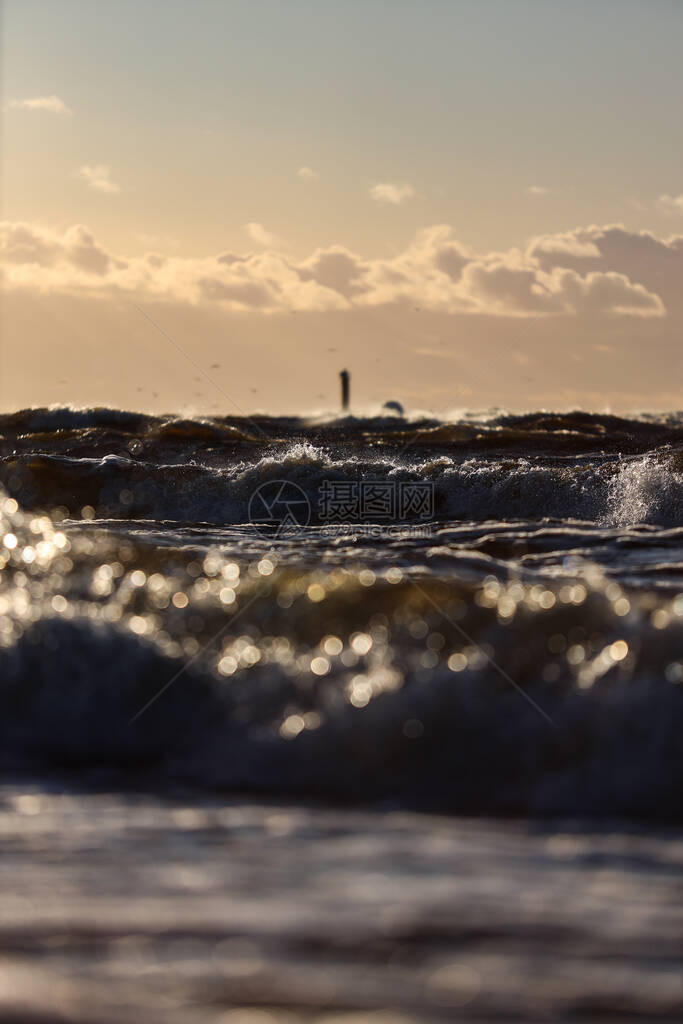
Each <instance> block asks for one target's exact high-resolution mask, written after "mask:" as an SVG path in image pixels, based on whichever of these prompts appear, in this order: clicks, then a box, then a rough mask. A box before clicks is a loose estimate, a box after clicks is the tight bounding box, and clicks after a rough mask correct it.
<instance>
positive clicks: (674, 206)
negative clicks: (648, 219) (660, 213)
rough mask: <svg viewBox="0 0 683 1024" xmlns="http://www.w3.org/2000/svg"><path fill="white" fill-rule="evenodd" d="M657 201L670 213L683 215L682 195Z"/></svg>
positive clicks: (664, 197) (662, 197)
mask: <svg viewBox="0 0 683 1024" xmlns="http://www.w3.org/2000/svg"><path fill="white" fill-rule="evenodd" d="M659 201H660V203H661V204H662V206H664V207H665V208H666V209H667V210H668V211H669V212H670V213H683V195H680V196H667V195H663V196H660V197H659Z"/></svg>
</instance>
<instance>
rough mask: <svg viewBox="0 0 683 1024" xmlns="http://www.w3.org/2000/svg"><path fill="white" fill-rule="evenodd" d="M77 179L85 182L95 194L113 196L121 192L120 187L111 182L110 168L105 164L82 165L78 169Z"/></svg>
mask: <svg viewBox="0 0 683 1024" xmlns="http://www.w3.org/2000/svg"><path fill="white" fill-rule="evenodd" d="M78 175H79V177H81V178H83V180H84V181H87V183H88V185H89V186H90V188H92V189H94V190H95V192H103V193H104V194H105V195H115V194H116V193H117V192H120V191H121V186H120V185H117V184H116V182H115V181H112V180H111V168H110V167H107V165H106V164H83V166H82V167H80V168H79V169H78Z"/></svg>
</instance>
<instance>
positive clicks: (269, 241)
mask: <svg viewBox="0 0 683 1024" xmlns="http://www.w3.org/2000/svg"><path fill="white" fill-rule="evenodd" d="M244 226H245V228H246V230H247V234H248V235H249V237H250V238H251V240H252V241H253V242H256V243H257V244H258V245H262V246H263V247H264V248H268V247H270V246H275V245H282V239H281V238H279V236H278V235H274V234H273V232H272V231H269V230H268V229H267V228H265V227H264V226H263V224H260V223H259V222H258V221H257V220H251V221H249V223H248V224H245V225H244Z"/></svg>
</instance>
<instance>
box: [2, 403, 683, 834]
mask: <svg viewBox="0 0 683 1024" xmlns="http://www.w3.org/2000/svg"><path fill="white" fill-rule="evenodd" d="M0 433H1V434H2V442H1V457H2V461H1V462H0V484H1V485H2V486H3V487H4V489H5V495H6V497H5V498H4V499H3V501H2V510H3V523H2V527H1V530H2V537H3V541H2V552H3V553H2V556H1V557H2V561H3V565H4V568H3V572H2V590H1V591H0V613H1V618H0V631H1V632H0V639H1V642H2V662H3V673H2V684H1V685H2V690H3V693H2V697H3V709H4V713H3V717H2V722H1V724H0V735H1V737H2V760H3V762H4V763H5V765H6V766H7V768H8V769H10V770H15V769H21V770H25V769H31V770H32V769H34V768H40V769H44V768H47V769H49V768H50V767H55V768H60V769H67V770H73V769H75V770H78V772H79V773H80V774H82V773H84V772H86V773H88V772H98V771H101V770H105V771H111V770H113V771H120V772H123V773H127V772H133V773H138V774H139V773H141V772H142V773H146V774H147V775H148V776H150V777H156V778H159V779H164V780H173V781H178V780H180V781H182V782H183V783H192V784H195V785H198V786H201V787H209V788H214V787H218V788H221V789H231V790H239V791H251V792H254V793H261V794H269V795H273V794H278V795H286V794H289V795H291V794H300V795H307V796H313V797H316V798H320V797H323V798H328V797H329V798H335V799H354V800H356V799H363V800H365V799H371V800H376V799H382V800H392V801H396V802H397V803H399V804H403V805H406V806H412V807H418V808H420V809H426V808H428V809H440V810H449V811H460V812H467V813H477V814H479V813H492V812H494V813H503V814H508V813H514V814H518V813H524V814H566V813H572V814H596V813H597V814H601V815H604V814H612V815H627V816H635V817H657V818H662V819H675V818H678V817H679V816H680V809H681V803H682V802H681V796H682V795H683V792H682V790H683V761H682V755H681V743H680V735H681V731H682V728H683V685H681V684H682V682H683V644H682V642H681V641H682V638H683V526H682V523H683V417H682V416H681V415H680V414H671V415H659V416H655V415H650V416H641V417H638V418H634V419H624V418H617V417H613V416H607V415H591V414H588V413H579V412H576V413H570V414H551V413H533V414H531V413H530V414H526V415H518V416H512V415H498V416H489V417H486V418H479V419H476V418H474V417H469V418H465V419H462V420H461V421H458V422H438V421H435V420H424V419H422V420H416V421H410V420H405V419H401V418H398V417H385V418H380V419H378V418H374V419H373V418H369V419H354V418H352V417H347V418H345V419H341V420H324V419H318V420H305V419H303V418H291V417H290V418H282V417H280V418H275V417H267V416H259V417H256V418H254V419H247V418H239V419H238V418H234V417H225V418H212V419H202V420H189V419H178V418H173V417H155V416H145V415H142V414H137V413H130V412H123V411H118V410H110V409H86V410H74V409H33V410H25V411H22V412H18V413H15V414H11V415H5V416H3V417H2V418H0ZM368 480H371V481H384V482H389V483H391V484H393V485H403V484H411V483H417V482H421V483H425V482H427V483H428V484H429V485H430V487H431V488H432V491H433V509H432V510H431V512H430V515H429V519H428V521H425V520H424V516H423V517H422V518H420V517H419V515H417V514H415V515H412V517H411V514H410V512H409V513H408V514H406V515H402V516H398V514H397V515H395V517H394V519H393V520H392V521H390V522H387V520H386V517H385V518H384V519H382V520H381V521H379V520H378V521H375V520H373V519H372V518H371V517H369V516H368V515H364V514H363V510H362V509H361V510H360V511H359V512H358V513H357V514H356V518H355V520H354V521H352V522H350V521H349V520H348V516H347V518H346V519H344V520H343V522H341V523H337V524H335V525H336V527H337V529H336V530H330V523H329V521H328V520H325V519H324V517H323V515H322V511H321V509H322V505H321V498H320V495H321V493H322V489H323V488H324V487H326V486H329V484H330V482H332V483H336V484H340V483H341V484H344V483H346V484H354V485H355V484H358V483H360V482H363V481H368ZM275 481H286V482H288V483H290V484H294V485H296V488H297V489H298V493H300V494H302V495H304V496H305V499H306V501H307V504H308V509H309V515H308V516H307V519H306V525H301V524H299V525H298V526H297V528H296V529H295V530H290V531H285V532H282V531H280V530H277V529H267V528H264V527H263V525H259V524H258V523H256V524H255V523H254V522H252V521H251V520H250V502H251V500H252V497H253V495H254V493H255V491H256V490H257V489H258V488H259V487H262V486H263V485H264V484H272V483H273V482H275ZM252 518H253V516H252Z"/></svg>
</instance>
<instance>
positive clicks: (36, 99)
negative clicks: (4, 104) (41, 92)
mask: <svg viewBox="0 0 683 1024" xmlns="http://www.w3.org/2000/svg"><path fill="white" fill-rule="evenodd" d="M10 107H16V108H17V109H20V110H46V111H48V113H50V114H61V115H63V116H67V117H68V116H70V115H71V114H73V110H69V108H68V107H67V105H66V103H65V102H64V100H60V98H59V96H55V95H54V94H53V95H52V96H33V97H31V99H26V100H11V101H10Z"/></svg>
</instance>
